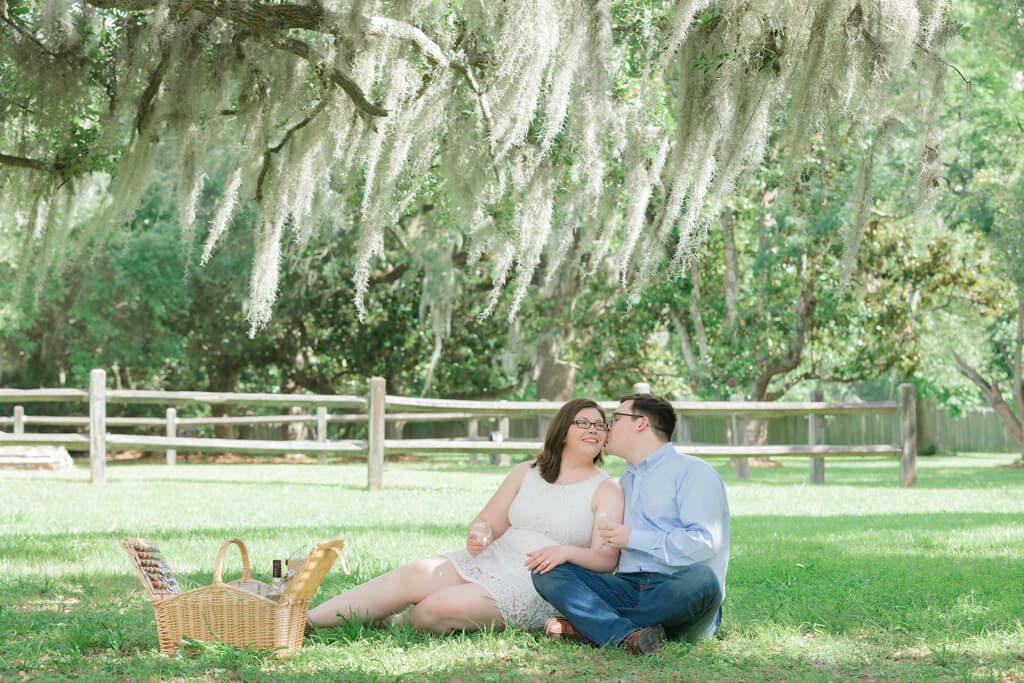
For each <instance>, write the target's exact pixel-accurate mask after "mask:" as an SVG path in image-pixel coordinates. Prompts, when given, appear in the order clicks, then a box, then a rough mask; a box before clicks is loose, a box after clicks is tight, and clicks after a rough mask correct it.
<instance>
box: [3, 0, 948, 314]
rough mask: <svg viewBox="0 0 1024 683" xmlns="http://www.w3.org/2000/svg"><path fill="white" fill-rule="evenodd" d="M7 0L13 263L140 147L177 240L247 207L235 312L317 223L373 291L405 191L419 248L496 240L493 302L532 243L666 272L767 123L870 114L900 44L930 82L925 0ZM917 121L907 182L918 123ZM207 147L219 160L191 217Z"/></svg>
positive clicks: (217, 226)
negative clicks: (203, 207) (202, 219)
mask: <svg viewBox="0 0 1024 683" xmlns="http://www.w3.org/2000/svg"><path fill="white" fill-rule="evenodd" d="M7 6H8V7H17V8H19V9H18V12H17V13H15V14H12V15H11V16H12V17H13V18H12V20H11V21H10V22H5V23H3V24H2V25H0V67H2V68H0V72H6V73H7V74H14V75H15V76H13V77H12V76H9V75H4V76H0V85H3V86H4V93H5V94H4V100H3V102H2V103H0V113H2V118H0V154H3V155H6V158H8V159H13V160H14V161H9V162H8V163H10V164H13V165H15V166H18V168H6V167H5V169H4V173H3V174H0V199H2V200H3V201H4V203H5V206H6V208H5V209H4V210H5V211H7V213H8V214H9V217H10V218H11V219H12V220H14V221H15V222H16V223H17V225H19V226H20V229H21V230H24V231H25V240H24V244H25V248H24V254H23V255H22V257H21V258H22V259H23V260H24V262H25V263H35V264H37V265H40V266H41V268H42V269H41V270H39V269H37V270H39V272H40V273H41V277H45V271H46V270H47V269H49V268H50V264H54V265H56V263H57V262H58V261H59V254H58V253H57V252H58V251H60V249H55V247H54V245H55V244H58V245H62V244H63V243H64V242H65V241H69V242H71V243H75V242H82V243H84V242H88V241H89V239H90V235H92V234H94V233H95V231H97V230H107V229H113V228H117V227H118V226H121V225H123V224H125V223H126V222H128V221H130V220H131V218H132V216H133V213H134V211H135V208H136V207H137V205H138V203H139V201H140V199H141V198H142V197H143V196H144V193H145V192H146V189H147V185H148V182H149V178H150V177H151V175H152V171H153V169H154V166H155V164H157V163H160V162H159V160H160V159H162V158H173V159H174V160H175V161H174V163H175V164H176V167H177V168H176V171H177V175H178V181H177V190H176V191H177V194H178V197H177V201H178V217H179V221H180V223H181V231H182V241H183V244H184V245H185V248H190V247H191V244H192V242H193V240H194V239H196V238H199V239H202V240H203V249H202V262H203V263H204V264H205V263H206V262H207V261H208V260H209V259H210V258H215V257H216V254H215V251H216V247H217V245H218V243H219V242H220V241H221V240H222V239H223V237H224V235H225V234H226V233H227V232H228V231H229V229H230V225H231V222H232V219H233V216H234V215H235V213H236V209H237V208H238V207H239V206H240V205H242V204H244V203H250V202H251V203H253V204H254V207H255V209H256V211H255V215H256V216H257V218H256V221H257V223H256V225H257V226H258V228H257V229H256V230H255V231H254V232H255V235H256V239H257V245H256V250H255V254H256V256H255V260H254V263H253V273H252V278H251V296H250V299H249V301H248V302H247V305H246V311H247V317H248V320H249V323H250V326H251V329H252V332H253V333H255V332H256V331H258V330H259V329H260V327H261V326H262V325H264V324H265V323H266V322H267V321H268V320H269V318H270V315H271V313H272V309H273V304H274V300H275V298H276V293H277V287H278V269H279V266H280V260H281V253H282V243H283V241H284V240H286V239H294V240H297V241H298V242H300V243H304V242H305V241H306V240H308V239H309V238H310V236H311V235H312V234H313V232H314V231H317V230H328V231H332V234H335V235H337V239H343V240H351V241H354V242H355V244H356V245H357V249H356V251H355V262H354V264H353V266H354V272H355V287H354V291H353V292H352V296H353V298H354V299H355V302H356V305H357V307H358V309H359V311H360V312H361V313H363V314H365V311H366V302H365V298H366V296H367V294H368V291H369V286H368V285H369V280H370V274H371V272H372V271H373V269H374V267H375V264H376V263H377V259H379V258H380V256H381V255H382V253H383V248H384V245H385V240H386V239H392V237H389V236H388V231H389V230H393V229H394V228H395V226H396V225H398V223H399V222H400V220H401V218H402V216H405V215H407V214H408V213H409V212H410V211H413V210H414V209H415V206H416V205H417V203H418V202H420V201H421V198H422V197H423V196H424V195H425V193H429V194H430V196H432V197H436V198H437V200H438V202H439V204H440V208H439V212H440V213H441V214H442V215H443V221H444V222H445V224H446V225H449V226H451V229H452V230H453V231H454V232H453V233H452V234H450V235H446V236H445V237H444V238H441V237H440V236H438V235H434V234H431V233H430V231H429V230H428V231H421V233H420V234H417V235H415V236H413V235H406V236H405V237H404V238H403V239H404V240H405V243H404V246H405V247H406V248H408V249H410V250H414V251H418V252H419V253H422V254H433V256H431V257H430V259H431V262H432V263H434V264H436V263H450V262H451V259H450V257H449V258H448V259H444V258H439V257H438V256H437V249H436V244H437V241H438V240H439V239H446V240H449V241H452V240H456V239H457V240H458V243H459V244H460V245H462V244H463V240H464V245H465V246H460V248H464V249H465V250H466V252H467V254H468V258H469V261H470V262H471V263H473V262H479V261H480V259H481V258H482V257H483V256H484V255H485V254H487V255H489V256H488V262H489V264H490V267H491V268H492V278H493V283H494V290H493V291H492V293H491V297H490V300H489V301H490V303H489V306H488V309H487V310H488V314H489V313H490V312H491V311H493V310H494V308H495V306H496V305H497V301H498V296H499V294H500V293H501V291H502V290H503V288H505V287H508V286H512V287H513V288H514V290H513V297H512V305H511V313H510V315H511V316H513V317H514V315H515V312H516V311H517V310H518V307H519V305H520V303H521V301H522V299H523V297H524V296H525V294H526V293H527V291H528V290H529V288H530V287H531V286H532V284H531V283H533V282H534V281H535V274H536V271H537V269H538V268H541V267H542V266H543V267H544V271H543V278H542V279H543V281H544V282H546V283H549V284H550V283H552V282H554V281H556V280H557V279H558V278H559V276H560V273H561V272H562V270H563V269H564V268H576V267H580V268H583V269H584V270H585V271H587V272H590V273H594V272H596V270H597V269H598V268H599V266H600V264H601V263H605V262H607V263H610V264H611V265H612V266H613V267H614V268H616V269H617V270H618V274H619V277H620V279H621V280H622V282H623V283H624V284H625V285H627V286H632V287H638V286H643V283H644V282H646V281H647V280H648V279H649V278H652V277H657V276H661V275H664V274H672V273H680V272H682V271H684V270H685V269H686V267H687V265H688V264H689V263H690V262H691V261H692V259H694V258H697V257H698V256H699V248H700V246H701V244H702V242H703V239H704V235H705V234H706V233H707V230H708V229H710V227H711V225H712V222H713V219H714V218H715V217H716V216H717V213H718V211H719V209H720V207H721V206H722V204H723V202H724V201H725V199H726V197H727V196H728V194H729V192H730V191H731V190H732V188H733V187H734V185H735V183H736V181H737V178H738V177H739V176H740V175H741V174H742V173H743V172H744V171H745V170H746V169H748V168H750V167H751V166H753V165H755V164H757V163H758V162H759V161H760V160H761V159H762V158H763V156H764V153H765V149H766V144H767V141H768V140H769V138H770V137H772V136H774V137H775V139H776V140H777V142H778V144H779V145H781V146H783V147H791V148H799V147H800V146H801V145H804V144H806V141H807V140H809V139H810V138H811V137H812V135H811V134H812V133H815V132H819V131H827V130H829V129H830V128H831V127H832V126H833V125H834V123H835V122H836V121H837V120H838V119H840V118H847V119H850V120H851V121H854V122H859V123H860V124H862V125H863V126H864V128H865V129H871V128H872V126H877V125H878V124H879V122H882V121H885V120H888V119H889V118H892V117H894V116H895V115H894V109H895V108H898V107H899V105H900V103H901V101H902V102H905V101H907V98H906V93H907V91H908V90H907V83H906V82H904V81H902V80H901V79H903V75H904V74H905V73H908V72H910V71H911V70H913V69H916V70H917V71H918V73H921V72H928V73H925V74H924V75H925V76H926V77H927V78H920V77H919V78H918V82H924V83H926V84H927V85H928V87H929V88H930V89H929V90H927V91H926V92H924V93H923V94H921V95H919V99H918V100H917V101H916V105H915V106H916V107H917V108H918V110H919V112H923V113H925V116H924V120H925V124H924V125H925V127H926V128H927V122H928V121H931V122H934V118H930V119H929V117H928V116H927V113H928V112H931V111H934V110H936V109H937V104H938V101H939V99H940V97H941V85H942V82H943V79H942V76H941V74H942V65H941V64H940V63H939V62H938V61H937V60H934V59H931V58H930V57H929V55H930V52H929V51H930V50H931V49H933V48H934V46H936V45H939V44H941V41H942V40H943V39H944V36H945V30H944V23H943V17H944V12H945V2H944V0H918V1H915V0H886V1H884V2H883V1H882V0H719V1H717V2H711V1H710V0H680V1H679V2H677V3H674V4H673V3H666V2H655V1H653V0H652V1H651V2H647V3H637V2H631V3H621V4H615V5H613V4H612V3H610V2H609V0H505V1H504V2H493V1H492V0H464V1H462V2H415V1H411V0H409V1H403V2H371V1H365V2H362V1H358V0H355V1H351V2H349V1H346V0H333V1H331V2H323V3H316V2H309V3H306V2H303V1H296V2H294V3H259V2H255V1H253V0H248V1H244V0H216V1H215V0H191V1H190V2H184V0H45V1H43V2H39V3H23V2H15V3H13V4H11V3H10V2H9V3H8V5H7ZM896 82H900V84H901V85H902V87H903V88H904V91H903V92H902V93H898V94H897V91H896V89H895V88H894V83H896ZM910 90H911V91H913V92H915V93H916V92H920V88H919V87H918V88H916V89H910ZM905 119H906V116H904V119H903V120H905ZM69 120H70V121H74V122H78V123H77V125H76V126H72V127H71V128H70V130H71V131H78V132H77V133H74V132H72V133H69ZM925 142H926V144H925V146H924V148H923V149H924V151H923V152H922V167H921V182H920V186H921V188H922V192H921V193H920V197H921V199H922V201H924V200H927V197H928V194H929V193H928V191H927V188H928V187H930V185H931V183H930V180H931V177H932V175H933V174H934V168H933V167H934V163H935V162H936V161H935V160H936V155H935V154H933V153H931V152H930V151H929V150H934V149H935V147H936V145H937V144H938V141H937V138H936V137H935V135H934V131H932V132H930V133H928V135H927V137H926V141H925ZM162 147H173V148H174V151H175V155H174V156H172V157H167V156H165V155H161V154H158V153H157V150H159V149H160V148H162ZM214 152H216V154H217V155H219V156H218V157H217V159H215V158H214ZM225 155H227V158H229V159H232V160H233V161H232V162H231V163H232V166H233V170H231V171H230V173H229V175H228V179H227V181H226V183H225V185H224V188H223V190H222V194H221V196H220V197H219V198H216V199H215V200H214V201H216V210H215V211H213V214H214V218H213V220H212V221H211V222H210V223H209V225H200V226H197V225H196V216H197V215H198V212H199V209H200V203H201V202H202V201H204V194H203V188H204V179H205V178H206V176H207V175H209V174H210V173H211V166H212V165H213V164H215V163H222V161H218V160H222V159H223V158H224V156H225ZM867 161H869V160H867ZM864 177H865V178H867V177H868V176H864ZM862 187H863V188H869V184H868V183H865V184H863V185H862ZM102 188H108V191H107V192H106V193H105V195H103V196H102V200H100V201H97V200H95V198H96V197H97V196H98V195H97V191H98V190H99V189H102ZM353 197H358V199H357V200H356V201H353ZM856 201H857V203H858V207H857V208H856V209H855V210H854V211H853V212H852V214H851V215H854V216H857V215H860V216H863V215H865V207H866V206H867V202H869V201H870V192H869V191H868V190H863V191H862V192H860V193H859V197H858V198H857V200H856ZM353 205H356V206H358V209H357V211H355V212H354V213H353V211H352V207H353ZM57 206H60V207H62V208H61V209H60V210H55V208H54V207H57ZM859 223H860V222H859V221H855V224H854V225H853V227H852V228H850V229H849V230H848V235H849V236H850V240H851V241H852V242H853V244H852V246H851V250H850V251H849V253H850V254H853V255H854V256H855V254H856V240H857V236H858V235H859V234H860V232H861V231H860V229H859V228H858V227H857V225H858V224H859ZM197 232H200V233H203V234H201V235H197V234H196V233H197ZM65 236H66V237H67V240H65V239H64V237H65ZM55 237H59V239H54V238H55ZM574 245H576V249H577V253H578V254H579V256H580V258H579V263H568V262H567V258H566V257H567V255H568V254H569V253H570V251H571V250H572V249H573V246H574ZM449 250H450V249H449ZM854 256H851V258H853V257H854ZM453 267H454V266H453ZM22 272H25V269H22ZM428 280H429V281H430V282H432V283H434V285H432V286H436V287H438V288H439V290H438V292H435V294H438V293H439V295H438V296H436V297H434V298H435V299H436V301H437V306H438V309H437V315H434V313H433V312H432V311H428V312H426V313H425V315H427V316H428V317H430V318H431V320H432V325H433V326H434V328H435V331H436V332H438V333H441V332H443V328H444V327H445V325H446V324H447V322H446V321H447V320H450V303H451V301H452V297H453V296H454V295H453V294H452V291H453V290H454V289H457V287H456V285H455V284H453V282H452V281H450V280H448V279H446V278H444V277H442V276H441V275H440V274H436V275H435V276H432V277H430V278H428ZM442 290H443V291H442ZM446 310H447V311H449V315H448V317H447V318H446V315H445V311H446Z"/></svg>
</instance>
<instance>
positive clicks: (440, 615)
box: [407, 596, 460, 633]
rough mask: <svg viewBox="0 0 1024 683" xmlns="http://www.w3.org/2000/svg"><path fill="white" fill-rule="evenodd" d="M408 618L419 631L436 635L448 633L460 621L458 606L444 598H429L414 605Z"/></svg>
mask: <svg viewBox="0 0 1024 683" xmlns="http://www.w3.org/2000/svg"><path fill="white" fill-rule="evenodd" d="M407 618H408V621H409V623H410V624H412V627H413V628H414V629H416V630H417V631H433V632H434V633H447V632H449V631H451V630H453V629H454V628H455V627H456V625H457V622H459V621H460V619H459V610H458V606H457V605H455V604H453V603H452V601H450V600H447V599H445V598H444V597H443V596H429V597H427V598H426V599H425V600H423V601H422V602H419V603H417V604H415V605H413V608H412V609H411V610H409V615H408V617H407Z"/></svg>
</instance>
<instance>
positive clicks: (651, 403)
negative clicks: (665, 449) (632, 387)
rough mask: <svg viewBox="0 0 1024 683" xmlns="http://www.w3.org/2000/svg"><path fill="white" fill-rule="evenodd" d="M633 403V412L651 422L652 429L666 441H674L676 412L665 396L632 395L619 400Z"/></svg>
mask: <svg viewBox="0 0 1024 683" xmlns="http://www.w3.org/2000/svg"><path fill="white" fill-rule="evenodd" d="M625 401H632V402H633V412H634V413H637V414H638V415H643V416H644V417H646V418H647V419H648V420H650V421H651V429H653V430H654V431H655V432H656V433H657V434H658V436H660V437H661V438H662V439H663V440H665V441H671V440H672V434H674V433H675V431H676V411H675V410H674V409H673V408H672V404H671V403H669V402H668V399H667V398H665V397H664V396H655V395H654V394H630V395H629V396H623V397H622V398H620V399H619V403H624V402H625Z"/></svg>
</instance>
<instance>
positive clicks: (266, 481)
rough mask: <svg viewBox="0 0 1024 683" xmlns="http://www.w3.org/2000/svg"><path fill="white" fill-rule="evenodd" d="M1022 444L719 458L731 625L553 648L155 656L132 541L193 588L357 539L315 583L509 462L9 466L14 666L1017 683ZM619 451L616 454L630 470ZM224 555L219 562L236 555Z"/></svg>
mask: <svg viewBox="0 0 1024 683" xmlns="http://www.w3.org/2000/svg"><path fill="white" fill-rule="evenodd" d="M1011 460H1012V457H1010V456H1005V455H1004V456H986V455H962V456H959V457H955V458H922V459H919V461H918V462H919V467H918V481H919V485H918V487H917V488H916V489H913V490H901V489H899V488H898V487H897V486H896V482H897V466H896V463H895V461H894V460H858V461H854V460H836V461H831V460H830V461H828V464H827V468H826V470H827V472H826V474H827V479H828V482H829V483H828V484H826V485H824V486H810V485H807V484H805V483H804V482H805V480H806V476H807V463H806V460H789V461H786V462H785V466H784V467H779V468H754V469H752V470H751V479H750V480H749V481H745V482H738V481H736V479H735V476H734V475H733V474H732V472H730V471H728V470H727V469H726V468H725V467H724V464H723V465H722V466H721V470H722V472H723V475H724V478H725V480H726V484H727V487H728V491H729V498H730V504H731V507H732V539H733V544H732V561H731V564H730V567H729V576H728V583H727V590H728V597H727V600H726V606H725V625H724V630H723V633H722V634H721V637H720V638H717V639H714V640H710V641H704V642H701V643H699V644H697V645H688V644H682V643H672V644H670V645H669V646H668V647H666V648H665V651H664V652H663V653H662V654H661V655H659V656H657V657H648V658H636V657H630V656H628V655H624V654H622V653H619V652H616V651H606V650H594V649H590V648H580V647H576V646H572V645H566V644H562V643H550V642H547V641H545V640H544V639H543V638H542V637H540V636H538V635H536V634H533V633H528V632H522V631H507V632H505V633H480V634H470V635H456V636H449V637H435V636H426V635H419V634H415V633H411V632H408V631H404V630H400V629H395V628H391V629H383V630H371V629H364V628H360V627H357V626H350V627H346V628H338V629H327V630H323V631H320V632H318V633H317V634H315V635H314V636H312V637H311V638H307V640H306V644H305V647H304V649H303V651H302V652H301V653H299V654H297V655H295V656H293V657H290V658H287V659H285V660H283V661H278V660H274V659H272V658H270V657H268V656H267V653H263V652H257V651H251V650H236V649H233V648H228V647H225V646H222V645H209V646H205V647H202V648H200V649H199V651H198V652H197V653H195V654H192V655H189V656H177V657H164V656H162V655H160V654H159V652H158V650H157V644H156V632H155V627H154V623H153V614H152V610H151V609H150V607H149V604H148V601H147V600H146V598H145V597H144V595H143V593H142V590H141V587H140V585H139V583H138V580H137V579H136V578H135V575H134V574H133V573H132V571H131V568H130V567H129V565H128V561H127V558H126V556H125V554H124V552H123V551H122V549H121V547H120V543H119V541H120V539H121V538H122V537H124V536H128V535H142V536H146V537H149V538H151V539H152V540H154V541H155V542H157V543H158V544H159V545H160V546H161V548H162V549H163V551H164V554H165V555H166V556H167V558H168V560H169V561H170V563H171V565H172V567H173V568H174V569H175V571H176V572H177V574H178V575H179V577H181V578H182V579H183V580H182V583H183V584H184V586H185V588H189V587H194V586H199V585H203V584H205V583H208V582H209V581H210V577H211V573H212V568H213V567H212V565H213V557H214V554H215V553H216V551H217V548H218V546H219V544H220V542H221V541H223V540H225V539H227V538H230V537H232V536H239V537H241V538H243V539H244V540H245V541H246V543H247V544H248V546H249V549H250V552H251V554H252V559H253V562H254V570H255V571H256V573H257V574H262V575H263V576H264V577H265V576H266V575H267V574H269V569H270V560H271V559H272V558H274V557H281V556H286V555H288V554H290V553H291V552H293V551H295V550H299V549H304V548H308V546H309V545H311V544H312V543H313V542H314V541H317V540H321V539H324V538H328V537H332V536H335V535H337V534H339V533H340V534H343V535H345V537H346V538H347V540H348V543H349V557H350V559H351V562H352V566H353V574H352V576H345V575H344V574H343V573H342V572H341V571H340V569H336V570H334V571H332V573H331V574H330V575H329V576H328V579H327V581H326V582H325V584H324V586H323V588H322V589H321V592H320V594H319V596H318V599H323V598H324V597H326V596H327V595H331V594H334V593H336V592H339V591H341V590H343V589H345V588H346V587H348V586H351V585H353V584H354V583H355V582H357V581H362V580H365V579H366V578H369V577H372V576H375V575H377V574H380V573H382V572H384V571H387V570H388V569H390V568H392V567H394V566H396V565H398V564H400V563H402V562H404V561H407V560H410V559H413V558H416V557H421V556H424V555H429V554H433V553H436V552H439V551H443V550H446V549H451V548H455V547H458V546H459V545H460V544H461V542H462V538H463V534H464V527H465V524H466V523H467V522H468V520H469V519H471V518H472V516H473V515H474V514H475V513H476V511H477V510H478V509H479V508H480V507H481V506H482V505H483V503H484V502H486V500H487V498H488V497H489V495H490V493H491V492H492V491H493V490H494V488H495V486H496V485H497V484H498V482H499V481H500V479H501V477H502V475H503V473H502V471H501V470H499V469H498V468H494V467H490V466H486V465H478V466H473V467H469V466H468V465H465V464H463V463H460V462H457V461H454V460H451V459H449V460H439V461H436V462H417V463H404V464H390V463H389V464H388V465H387V467H386V468H385V486H386V488H385V490H384V491H382V492H379V493H374V494H370V493H367V492H366V491H364V490H363V487H364V484H365V478H366V471H365V467H364V466H359V465H351V464H346V465H332V466H330V467H326V468H323V467H318V466H315V465H179V466H177V467H176V468H168V467H165V466H158V465H129V464H125V465H113V466H111V467H109V468H108V483H107V484H106V485H105V486H90V485H89V484H88V471H87V469H85V468H84V467H79V468H78V469H76V470H75V471H73V472H68V473H43V472H20V471H5V472H0V636H2V637H0V680H20V679H21V678H23V677H24V676H25V675H27V676H29V677H38V678H41V679H54V678H76V679H78V678H81V679H85V680H111V679H115V680H117V679H175V680H225V679H245V680H249V679H261V680H296V681H297V680H310V679H327V680H338V679H346V680H360V679H366V680H379V679H385V680H390V679H398V678H407V679H413V680H420V679H463V680H504V679H528V680H535V679H540V678H548V677H552V678H559V679H576V680H699V681H703V680H735V681H749V680H759V679H773V680H793V681H802V680H811V681H814V680H822V681H823V680H877V679H885V680H990V681H1007V680H1016V681H1020V680H1024V623H1022V621H1021V620H1022V618H1024V470H1020V469H1007V468H1003V467H999V465H1001V464H1006V463H1008V462H1010V461H1011ZM621 469H622V465H621V461H614V462H612V463H610V464H609V470H610V471H611V472H612V473H613V474H618V473H620V472H621ZM239 567H240V563H239V561H238V558H237V555H229V561H228V563H227V565H226V575H228V576H233V575H236V574H237V572H238V571H239Z"/></svg>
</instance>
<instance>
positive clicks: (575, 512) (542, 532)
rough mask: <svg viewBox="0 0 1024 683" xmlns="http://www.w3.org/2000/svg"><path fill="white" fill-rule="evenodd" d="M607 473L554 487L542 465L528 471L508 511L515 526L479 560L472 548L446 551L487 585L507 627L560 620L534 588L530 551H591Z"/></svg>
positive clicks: (465, 573)
mask: <svg viewBox="0 0 1024 683" xmlns="http://www.w3.org/2000/svg"><path fill="white" fill-rule="evenodd" d="M607 478H608V475H607V474H605V473H604V472H601V473H599V474H596V475H594V476H593V477H591V478H590V479H587V480H586V481H581V482H580V483H578V484H569V485H568V486H559V485H556V484H549V483H548V482H546V481H544V478H543V477H541V476H540V471H539V470H538V469H537V468H536V467H531V468H530V469H528V470H527V471H526V476H525V477H524V478H523V484H522V486H520V488H519V493H517V494H516V497H515V498H514V499H513V501H512V506H511V507H510V508H509V510H508V520H509V522H510V523H511V525H512V526H510V527H509V529H508V530H507V531H506V532H505V533H504V534H502V535H501V537H500V538H498V539H497V540H495V541H494V542H493V543H491V545H489V546H488V547H487V548H486V549H485V550H484V551H483V552H482V553H480V554H479V555H477V556H476V557H473V556H472V555H470V554H469V553H468V552H467V551H466V550H456V551H454V552H450V553H445V557H447V558H448V559H449V560H451V562H452V564H454V565H455V569H456V570H457V571H458V572H459V574H460V575H461V576H462V578H464V579H466V580H467V581H471V582H473V583H476V584H479V585H481V586H483V587H484V588H485V589H486V590H487V592H489V593H490V594H491V595H492V596H493V597H494V600H495V601H496V602H497V603H498V608H499V609H500V610H501V615H502V617H503V618H504V620H505V623H506V624H510V625H515V626H518V627H519V628H533V629H540V628H543V627H544V624H545V622H547V620H548V619H549V618H551V617H554V616H558V612H557V611H556V610H555V608H554V607H552V606H551V605H549V604H548V603H547V602H545V600H544V599H543V598H541V597H540V595H538V594H537V591H536V590H534V588H533V581H532V580H531V579H530V570H529V569H527V568H526V553H528V552H530V551H532V550H539V549H540V548H543V547H544V546H549V545H575V546H580V547H582V548H589V547H590V535H591V532H592V531H593V528H594V512H593V510H592V508H591V506H592V504H593V502H592V501H593V498H594V493H595V492H596V491H597V487H598V486H600V485H601V482H603V481H604V480H605V479H607Z"/></svg>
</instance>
